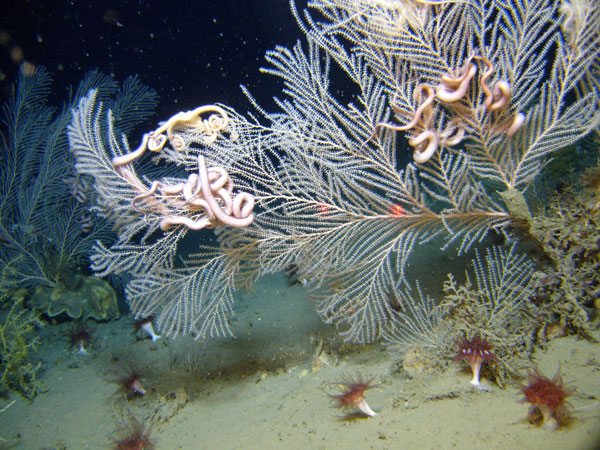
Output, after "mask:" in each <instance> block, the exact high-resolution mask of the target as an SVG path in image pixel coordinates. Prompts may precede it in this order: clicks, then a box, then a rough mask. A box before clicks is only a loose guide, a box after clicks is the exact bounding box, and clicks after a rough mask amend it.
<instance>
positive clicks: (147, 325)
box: [133, 316, 161, 342]
mask: <svg viewBox="0 0 600 450" xmlns="http://www.w3.org/2000/svg"><path fill="white" fill-rule="evenodd" d="M152 320H154V317H153V316H149V317H142V318H141V319H139V320H136V321H135V322H134V323H133V326H134V327H135V329H134V330H133V334H134V335H136V336H137V334H138V333H139V332H140V330H142V331H145V332H146V333H148V335H149V336H150V337H151V338H152V342H155V341H158V340H159V339H160V338H161V336H160V335H158V334H156V333H155V332H154V327H153V326H152Z"/></svg>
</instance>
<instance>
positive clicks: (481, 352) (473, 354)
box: [454, 335, 498, 391]
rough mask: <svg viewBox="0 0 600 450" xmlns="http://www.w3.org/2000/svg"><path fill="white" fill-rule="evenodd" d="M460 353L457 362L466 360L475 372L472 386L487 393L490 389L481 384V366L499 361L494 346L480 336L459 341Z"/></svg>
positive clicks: (455, 358) (456, 358) (456, 357)
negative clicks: (493, 349) (493, 350)
mask: <svg viewBox="0 0 600 450" xmlns="http://www.w3.org/2000/svg"><path fill="white" fill-rule="evenodd" d="M457 343H458V346H459V351H458V353H457V354H456V356H455V357H454V360H455V361H460V360H462V359H466V360H467V361H468V362H469V366H471V371H472V372H473V378H472V379H471V384H472V385H473V386H475V387H476V388H478V389H481V390H484V391H487V390H488V388H487V387H485V386H484V385H483V384H481V381H480V379H479V378H480V372H481V366H482V364H483V363H484V362H487V363H488V364H490V363H491V362H494V361H497V360H498V358H497V357H496V355H495V354H494V353H493V352H492V346H491V344H490V343H489V342H488V341H487V339H485V338H481V337H480V336H479V335H475V336H473V337H472V338H471V339H467V338H466V337H463V338H461V339H460V340H458V342H457Z"/></svg>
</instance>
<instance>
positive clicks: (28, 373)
mask: <svg viewBox="0 0 600 450" xmlns="http://www.w3.org/2000/svg"><path fill="white" fill-rule="evenodd" d="M4 303H5V299H2V304H4ZM40 326H42V324H41V322H40V321H39V320H38V318H37V316H36V315H35V314H33V313H31V312H29V311H27V310H25V309H23V300H22V299H17V300H16V301H14V302H13V304H12V305H11V306H10V308H9V309H8V311H7V312H5V314H4V316H3V317H2V318H1V319H0V361H2V369H1V370H0V394H2V395H5V394H7V393H8V392H9V391H17V392H19V393H20V394H21V395H23V397H25V398H27V399H29V400H31V399H33V397H35V396H36V395H37V393H38V392H39V390H40V382H39V381H38V380H37V372H38V370H39V368H40V366H41V362H39V361H38V362H35V361H33V358H32V353H33V352H35V351H36V350H37V347H38V345H39V338H38V337H37V336H32V334H33V332H34V331H35V329H36V328H38V327H40Z"/></svg>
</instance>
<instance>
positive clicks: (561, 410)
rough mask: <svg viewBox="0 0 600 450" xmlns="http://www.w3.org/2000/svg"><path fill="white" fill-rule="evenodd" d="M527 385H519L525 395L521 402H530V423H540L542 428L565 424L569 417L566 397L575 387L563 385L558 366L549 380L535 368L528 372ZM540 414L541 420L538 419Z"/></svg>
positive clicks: (528, 415)
mask: <svg viewBox="0 0 600 450" xmlns="http://www.w3.org/2000/svg"><path fill="white" fill-rule="evenodd" d="M527 381H528V383H527V386H525V385H520V386H519V387H520V388H521V392H522V393H523V395H524V396H525V397H523V398H522V399H521V400H520V401H521V403H525V402H528V403H531V407H530V408H529V412H528V414H527V418H528V420H529V422H530V423H533V424H542V425H543V426H544V428H550V429H552V430H555V429H557V428H560V427H561V426H562V425H565V424H566V423H567V421H568V419H569V411H568V409H567V406H568V405H569V403H568V402H567V401H566V398H567V397H568V396H569V395H571V394H572V393H573V392H575V389H576V388H575V387H566V386H563V379H562V377H561V375H560V367H559V368H558V371H557V372H556V375H554V377H553V378H552V379H551V380H550V379H549V378H547V377H545V376H544V375H542V374H541V372H540V371H539V369H537V368H535V369H534V370H533V372H530V373H529V376H528V380H527ZM540 414H541V420H540Z"/></svg>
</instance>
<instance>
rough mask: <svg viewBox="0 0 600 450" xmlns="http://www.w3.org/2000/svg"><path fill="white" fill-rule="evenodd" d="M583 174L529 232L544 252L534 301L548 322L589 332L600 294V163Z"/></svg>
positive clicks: (535, 222)
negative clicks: (579, 181)
mask: <svg viewBox="0 0 600 450" xmlns="http://www.w3.org/2000/svg"><path fill="white" fill-rule="evenodd" d="M581 179H582V183H581V186H575V187H573V188H569V189H564V190H563V192H562V193H561V194H560V195H559V196H557V197H556V198H555V199H554V200H553V201H552V202H551V203H550V205H549V206H548V208H547V210H546V211H545V212H544V214H540V215H538V216H536V217H535V218H534V219H533V221H532V223H531V227H530V233H531V235H532V236H533V237H534V238H535V239H536V240H537V241H538V242H539V243H540V245H541V247H542V249H543V254H544V256H545V257H546V258H545V260H544V261H542V262H543V264H544V266H543V271H542V272H541V273H540V274H539V277H538V282H537V285H538V288H537V292H536V297H535V300H536V301H537V302H538V303H540V304H542V303H543V304H545V305H546V306H545V308H544V309H545V310H546V311H548V312H549V314H548V318H547V325H553V324H556V325H558V326H560V327H561V328H565V329H567V330H571V331H573V332H577V333H579V334H582V335H584V336H587V337H590V336H591V334H592V333H593V330H595V329H597V327H598V304H599V299H600V168H592V169H588V170H587V171H586V172H585V173H584V175H583V176H582V177H581Z"/></svg>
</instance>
